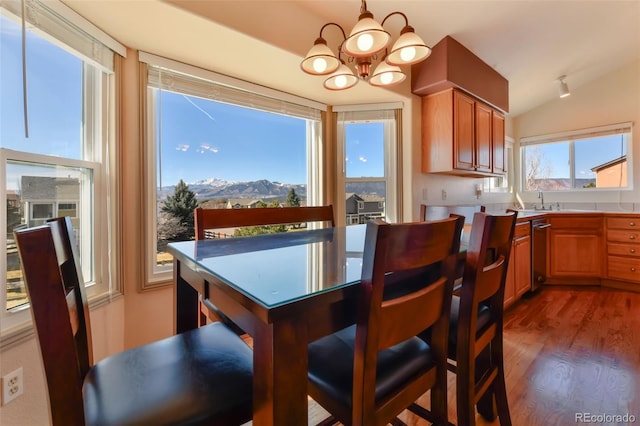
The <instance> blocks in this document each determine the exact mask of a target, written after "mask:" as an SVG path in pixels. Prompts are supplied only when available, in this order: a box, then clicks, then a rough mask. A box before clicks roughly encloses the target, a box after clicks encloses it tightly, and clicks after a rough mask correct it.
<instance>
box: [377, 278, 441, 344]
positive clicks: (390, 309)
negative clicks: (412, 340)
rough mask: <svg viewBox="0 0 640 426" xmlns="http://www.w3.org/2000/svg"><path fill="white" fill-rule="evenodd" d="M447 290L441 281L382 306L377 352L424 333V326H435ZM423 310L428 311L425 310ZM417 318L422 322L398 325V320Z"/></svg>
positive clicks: (386, 302)
mask: <svg viewBox="0 0 640 426" xmlns="http://www.w3.org/2000/svg"><path fill="white" fill-rule="evenodd" d="M446 286H447V280H446V278H440V279H438V280H436V281H435V282H432V283H429V284H428V285H427V286H426V287H424V288H423V289H421V290H418V291H416V292H414V293H412V294H410V295H407V296H401V297H398V298H396V299H393V300H390V301H384V302H382V306H381V309H380V316H381V318H384V320H383V321H381V323H380V330H379V339H378V349H384V348H388V347H391V346H393V345H395V344H397V343H399V342H402V341H403V340H406V339H408V338H409V337H411V336H415V335H417V334H419V333H420V332H421V331H423V330H424V324H429V325H431V324H433V323H435V322H436V321H437V320H438V318H439V317H440V315H441V312H442V309H443V302H444V296H445V291H446ZM425 306H429V307H430V309H427V310H425ZM403 317H407V318H420V319H421V321H412V322H410V323H408V324H407V322H406V321H398V320H397V318H403Z"/></svg>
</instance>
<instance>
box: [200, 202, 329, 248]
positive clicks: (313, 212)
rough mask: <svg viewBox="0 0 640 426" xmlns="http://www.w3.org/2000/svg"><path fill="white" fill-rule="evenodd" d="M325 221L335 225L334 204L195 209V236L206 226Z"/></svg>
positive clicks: (213, 227)
mask: <svg viewBox="0 0 640 426" xmlns="http://www.w3.org/2000/svg"><path fill="white" fill-rule="evenodd" d="M305 222H327V223H329V224H330V225H331V226H332V227H333V226H335V222H334V217H333V206H331V205H327V206H308V207H265V208H242V209H203V208H201V207H198V208H196V209H195V210H194V224H195V229H196V240H202V239H204V238H205V230H208V229H221V228H234V227H245V226H263V225H282V224H293V223H305Z"/></svg>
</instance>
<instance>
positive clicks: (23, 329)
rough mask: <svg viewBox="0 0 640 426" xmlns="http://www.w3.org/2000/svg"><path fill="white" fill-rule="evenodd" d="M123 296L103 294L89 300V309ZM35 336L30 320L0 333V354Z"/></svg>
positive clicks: (118, 293) (117, 293) (119, 294)
mask: <svg viewBox="0 0 640 426" xmlns="http://www.w3.org/2000/svg"><path fill="white" fill-rule="evenodd" d="M122 296H123V294H122V293H120V292H116V293H114V294H108V293H103V294H100V295H97V296H95V297H93V298H92V299H91V300H89V309H90V310H93V309H96V308H99V307H101V306H105V305H107V304H109V303H111V302H112V301H114V300H118V299H119V298H120V297H122ZM34 336H35V330H34V328H33V321H32V320H31V318H29V320H27V321H24V322H22V323H20V324H18V325H16V326H14V327H11V328H8V329H7V330H1V331H0V353H2V352H4V351H5V350H7V349H9V348H12V347H14V346H17V345H20V344H22V343H24V342H26V341H28V340H29V339H31V338H32V337H34Z"/></svg>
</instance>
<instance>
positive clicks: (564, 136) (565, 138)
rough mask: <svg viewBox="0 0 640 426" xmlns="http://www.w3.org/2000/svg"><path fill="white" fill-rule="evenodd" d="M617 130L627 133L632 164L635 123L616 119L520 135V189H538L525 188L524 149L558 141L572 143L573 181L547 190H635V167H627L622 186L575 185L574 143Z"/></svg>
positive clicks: (616, 131) (597, 191)
mask: <svg viewBox="0 0 640 426" xmlns="http://www.w3.org/2000/svg"><path fill="white" fill-rule="evenodd" d="M616 134H628V135H629V136H628V138H627V141H626V154H625V156H626V162H627V164H633V153H632V151H633V123H631V122H626V123H617V124H611V125H604V126H598V127H591V128H586V129H580V130H572V131H567V132H560V133H553V134H547V135H541V136H530V137H523V138H520V140H519V142H520V144H519V147H518V160H519V166H520V167H519V168H520V182H519V191H520V192H521V193H524V194H534V193H537V192H538V191H539V190H538V189H531V190H528V189H526V185H527V182H526V177H527V165H526V158H525V150H526V148H527V147H532V146H536V145H545V144H552V143H559V142H566V143H568V144H569V147H568V148H569V174H570V176H569V179H570V180H571V182H572V187H571V188H570V189H566V190H557V189H555V190H554V189H543V191H545V192H554V193H560V194H567V193H578V194H598V193H603V192H613V191H632V190H633V167H627V185H626V186H623V187H600V188H597V187H594V188H577V187H575V183H574V180H575V179H576V176H575V174H576V172H575V144H576V143H579V141H580V140H587V139H593V138H596V137H602V136H612V135H616Z"/></svg>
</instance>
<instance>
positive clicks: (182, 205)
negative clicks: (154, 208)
mask: <svg viewBox="0 0 640 426" xmlns="http://www.w3.org/2000/svg"><path fill="white" fill-rule="evenodd" d="M197 205H198V201H197V200H196V194H195V193H194V192H193V191H191V190H190V189H189V186H188V185H187V184H186V183H184V181H183V180H182V179H180V182H178V184H177V185H176V187H175V189H174V191H173V195H170V196H169V197H167V199H166V200H165V202H164V203H163V204H162V207H161V208H160V210H162V211H163V212H165V213H168V214H170V215H172V216H174V217H176V218H177V219H179V221H180V225H181V226H183V227H184V231H183V233H180V235H177V236H176V239H183V240H185V239H186V240H188V239H192V238H193V236H194V229H193V210H194V209H195V208H196V206H197Z"/></svg>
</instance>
